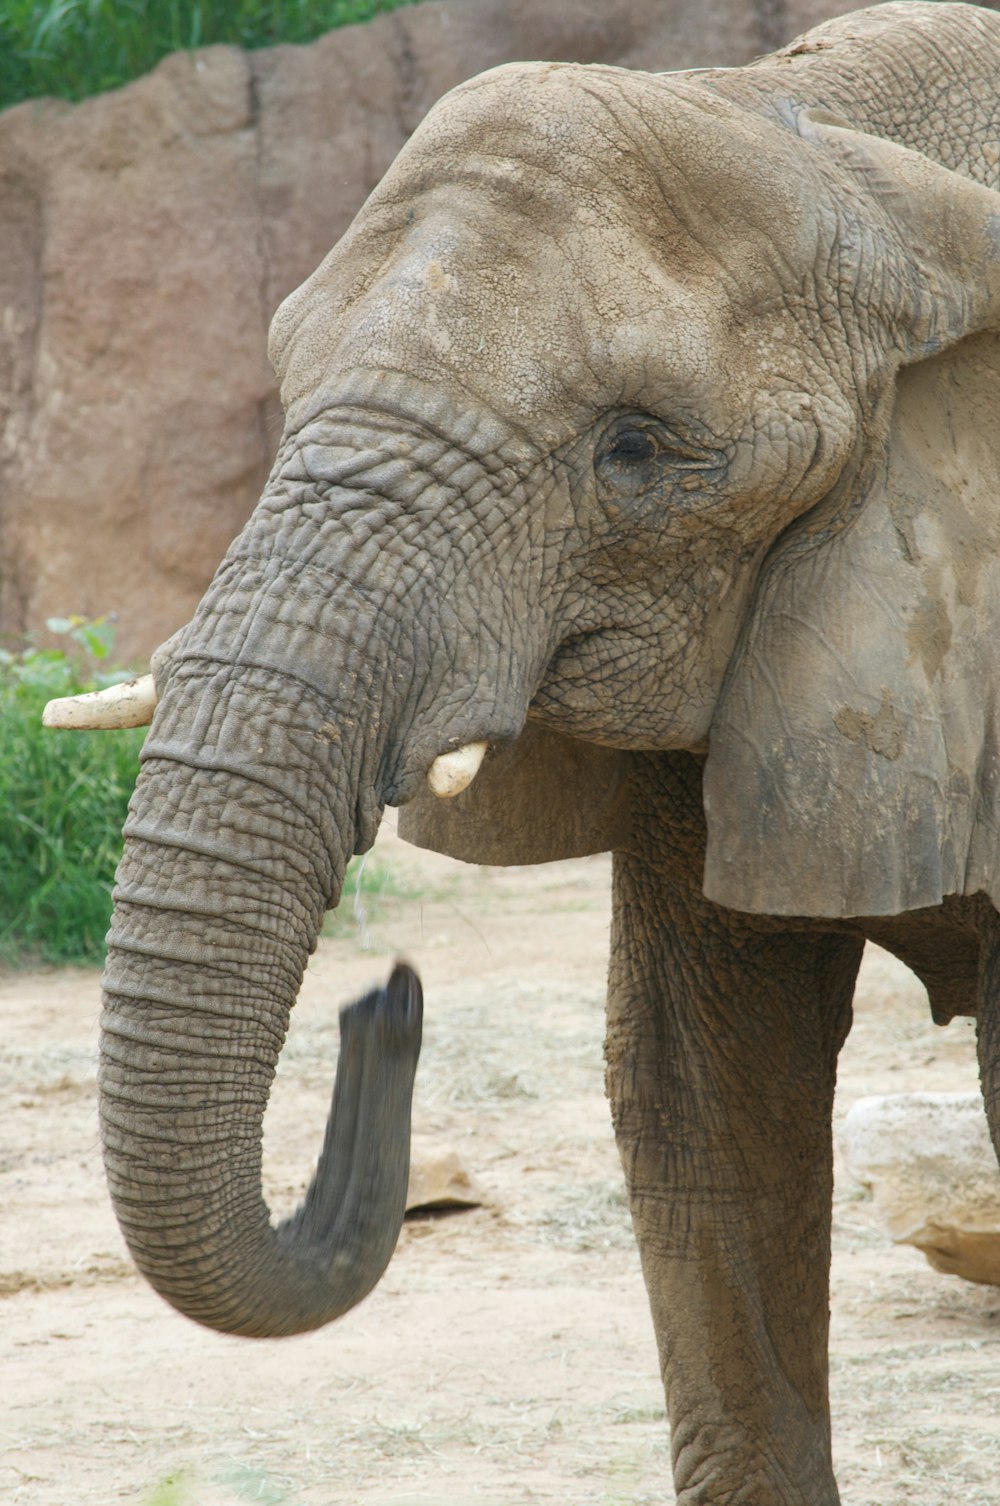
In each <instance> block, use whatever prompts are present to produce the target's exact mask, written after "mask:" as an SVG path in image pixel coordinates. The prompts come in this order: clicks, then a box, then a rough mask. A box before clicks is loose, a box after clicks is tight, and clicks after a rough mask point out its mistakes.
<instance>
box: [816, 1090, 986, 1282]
mask: <svg viewBox="0 0 1000 1506" xmlns="http://www.w3.org/2000/svg"><path fill="white" fill-rule="evenodd" d="M838 1138H839V1141H840V1147H841V1150H842V1151H843V1154H844V1160H845V1162H846V1164H847V1169H848V1171H849V1172H850V1174H851V1176H852V1177H854V1178H855V1180H856V1181H858V1182H860V1183H861V1184H862V1185H863V1186H865V1187H870V1188H871V1191H872V1195H873V1197H874V1199H875V1206H876V1208H877V1209H878V1211H879V1213H880V1214H881V1215H882V1218H883V1219H884V1221H885V1223H886V1225H887V1227H888V1230H889V1233H890V1235H891V1237H892V1239H893V1241H894V1242H895V1243H896V1244H909V1245H915V1246H916V1248H917V1249H918V1250H922V1251H923V1253H924V1254H925V1255H926V1257H927V1259H928V1260H929V1261H930V1263H931V1265H932V1266H933V1267H934V1269H935V1270H936V1271H943V1272H945V1273H946V1274H947V1275H950V1276H962V1277H964V1279H965V1280H966V1281H978V1282H982V1283H983V1284H985V1285H988V1286H1000V1167H998V1165H997V1157H996V1154H995V1152H994V1149H993V1144H992V1141H991V1140H990V1133H989V1127H988V1125H987V1122H986V1113H985V1110H984V1108H983V1101H982V1098H981V1097H980V1095H979V1094H978V1093H897V1094H892V1095H889V1096H887V1097H884V1098H862V1099H860V1100H859V1101H858V1102H857V1103H856V1104H855V1105H854V1107H853V1108H852V1109H851V1110H850V1112H849V1113H848V1115H847V1117H846V1119H845V1120H844V1122H843V1125H842V1126H841V1129H840V1133H839V1137H838Z"/></svg>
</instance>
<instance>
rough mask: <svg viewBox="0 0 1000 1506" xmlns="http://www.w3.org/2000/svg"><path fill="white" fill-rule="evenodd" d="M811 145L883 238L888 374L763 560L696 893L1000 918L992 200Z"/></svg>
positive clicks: (884, 148)
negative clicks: (830, 470) (852, 450)
mask: <svg viewBox="0 0 1000 1506" xmlns="http://www.w3.org/2000/svg"><path fill="white" fill-rule="evenodd" d="M810 130H811V131H812V134H813V137H814V139H815V141H816V143H817V147H818V148H819V149H827V150H831V151H832V152H833V153H834V154H835V156H836V158H837V161H838V164H839V166H840V168H841V169H843V168H844V167H846V168H847V170H848V171H849V172H850V173H852V174H853V175H854V178H855V181H856V182H858V183H860V185H861V187H862V189H863V195H864V196H866V197H867V199H868V202H869V204H870V205H871V206H872V208H871V213H872V215H873V217H874V218H876V219H878V220H879V224H878V225H877V229H876V234H875V236H874V239H875V240H877V242H878V243H879V244H880V245H881V246H882V247H884V248H888V249H887V250H886V253H885V254H886V264H885V265H883V266H882V267H879V268H876V275H875V277H874V278H873V279H871V281H870V283H869V290H870V287H871V286H872V285H874V286H876V287H880V288H881V289H882V290H884V291H883V293H882V297H883V298H884V299H885V304H884V305H883V306H879V304H878V302H877V301H876V302H875V303H874V306H872V304H868V305H867V306H866V309H865V313H866V314H867V315H868V317H869V318H873V319H874V322H875V324H876V326H877V327H879V328H881V330H882V331H883V333H884V335H885V346H884V349H885V350H887V351H889V353H890V355H891V352H892V351H893V350H895V351H896V352H897V355H898V360H897V365H896V370H895V373H893V371H892V368H891V362H890V363H889V368H888V377H887V379H884V380H883V381H882V384H881V392H882V395H881V397H880V398H879V400H878V402H877V404H876V410H875V413H874V416H873V417H870V419H869V422H868V423H867V425H866V426H865V425H863V431H864V437H863V439H862V441H861V450H860V453H859V459H858V462H857V464H856V465H855V466H854V467H853V468H852V470H851V472H850V475H849V476H845V478H843V479H842V480H841V482H840V483H839V484H838V487H837V489H836V491H835V492H834V493H833V494H831V496H830V497H828V498H827V499H826V500H825V502H824V503H823V504H821V506H820V507H819V508H818V509H816V510H815V512H814V513H813V514H811V515H807V516H806V517H805V518H803V519H801V520H800V521H799V522H798V523H797V524H796V525H794V526H793V528H792V529H791V530H789V531H788V532H787V533H786V534H785V535H784V536H783V537H782V538H781V539H779V540H778V542H777V544H776V545H775V547H774V549H773V550H772V552H771V555H770V556H769V558H768V560H767V561H766V562H765V569H764V572H763V574H762V576H761V580H760V582H759V585H758V590H757V593H756V596H755V600H754V605H753V609H752V612H751V616H750V619H749V621H748V624H747V628H746V631H745V633H744V636H743V639H742V642H741V644H740V646H739V648H738V651H737V654H736V656H735V657H734V660H733V663H732V665H731V666H730V671H729V675H728V677H727V681H726V684H725V685H724V687H723V692H722V695H721V697H720V701H719V705H718V708H717V711H716V715H715V718H714V721H713V726H712V730H711V737H710V750H709V756H708V760H707V764H706V770H705V807H706V816H707V821H708V831H709V836H708V849H707V857H706V869H705V892H706V894H707V895H708V896H709V898H711V899H713V900H715V901H717V902H718V903H720V904H724V905H727V906H729V907H732V908H736V909H741V910H749V911H754V912H758V913H768V914H783V915H790V914H794V915H808V916H830V917H837V916H852V915H853V916H859V915H890V914H898V913H900V912H902V911H906V910H912V909H918V908H921V907H924V906H930V905H936V904H939V903H940V901H941V900H942V898H943V897H944V896H945V895H948V894H974V893H976V892H977V891H980V890H982V891H985V892H986V893H987V894H989V895H990V897H991V898H992V899H993V901H994V902H995V903H997V902H1000V711H998V706H997V690H998V685H1000V339H998V337H997V335H996V334H994V333H993V331H994V330H995V329H997V328H998V326H1000V296H998V291H1000V277H998V264H1000V195H996V194H994V193H992V192H991V191H990V190H989V189H987V188H983V187H982V186H980V185H978V184H975V183H972V182H970V181H969V180H967V179H965V178H963V177H960V176H959V175H958V174H956V173H952V172H948V171H947V170H946V169H943V168H940V167H938V166H936V165H935V164H933V163H930V162H928V161H927V159H925V158H923V157H921V156H920V154H919V153H915V152H910V151H907V150H906V149H905V148H900V147H897V146H893V145H891V144H890V143H886V142H882V141H873V140H872V139H871V138H867V137H863V136H860V135H859V134H858V133H855V132H852V131H846V130H842V129H839V128H835V127H831V126H829V125H826V126H824V125H823V124H822V123H819V124H817V123H816V121H815V119H814V120H813V121H811V122H810ZM804 134H807V133H805V132H804ZM904 363H908V364H904Z"/></svg>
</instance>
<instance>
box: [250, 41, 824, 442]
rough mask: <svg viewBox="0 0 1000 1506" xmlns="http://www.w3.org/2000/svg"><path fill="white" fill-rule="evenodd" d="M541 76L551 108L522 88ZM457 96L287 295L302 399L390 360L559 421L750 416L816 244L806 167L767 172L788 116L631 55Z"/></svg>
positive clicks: (294, 397)
mask: <svg viewBox="0 0 1000 1506" xmlns="http://www.w3.org/2000/svg"><path fill="white" fill-rule="evenodd" d="M581 77H584V78H586V81H587V82H586V86H583V85H581V82H580V80H581ZM637 79H638V80H641V79H645V81H646V84H647V86H648V87H649V88H650V90H651V98H652V100H653V102H654V105H656V106H658V108H654V107H653V106H650V107H649V108H647V110H646V112H645V117H643V116H641V115H640V114H639V111H638V104H637V101H636V100H634V99H632V100H626V102H625V105H622V100H621V96H622V94H623V93H624V94H625V95H628V94H629V91H632V93H634V92H635V90H636V88H637V87H638V83H637ZM594 84H596V85H597V86H598V87H596V88H595V87H593V85H594ZM526 93H527V94H528V95H531V96H536V95H537V96H538V97H537V98H534V99H533V104H534V108H533V109H530V110H529V109H528V108H527V102H526V100H525V99H524V98H521V100H520V106H519V108H514V109H513V110H512V108H511V98H510V96H511V94H513V95H514V96H515V104H516V103H517V100H516V96H518V94H520V95H521V96H523V95H525V94H526ZM612 99H613V101H614V102H615V103H617V105H618V106H619V109H618V112H617V115H613V114H611V113H609V110H610V104H611V102H612ZM450 100H451V106H450V107H449V108H445V106H444V105H442V106H440V107H439V108H438V110H437V111H434V112H432V114H431V117H429V119H428V122H426V123H425V126H423V127H421V128H420V130H419V131H418V132H417V133H416V135H415V137H414V138H413V139H412V141H411V143H410V144H409V146H408V147H407V148H405V149H404V152H403V153H402V154H401V155H400V158H399V159H397V162H396V164H395V165H394V166H393V168H392V169H390V172H389V173H388V174H387V176H386V178H385V179H384V180H383V183H382V184H381V185H380V187H379V189H378V190H376V192H375V194H373V196H372V198H371V199H370V200H369V203H368V204H367V205H366V207H365V208H364V209H363V210H362V212H361V214H360V215H359V216H358V219H357V220H356V221H355V224H354V226H353V227H352V230H351V232H350V233H349V235H348V236H347V237H346V238H345V240H344V241H343V242H341V244H340V246H338V247H337V248H335V249H334V251H333V252H332V253H331V255H330V256H329V257H328V258H327V260H326V261H325V262H324V264H323V265H322V266H321V267H320V268H319V269H318V271H317V272H316V273H315V274H314V275H313V277H312V278H311V279H309V281H308V282H307V283H306V284H304V285H303V287H302V288H301V289H299V290H298V292H297V293H296V294H293V295H292V297H291V298H290V299H288V300H286V303H285V304H284V305H283V306H282V308H281V309H280V310H279V312H278V314H277V315H276V317H275V323H274V326H273V329H272V358H273V359H274V361H275V365H276V369H277V370H278V372H279V377H280V379H281V381H282V393H283V397H284V400H285V403H286V406H287V407H292V406H294V405H295V404H296V403H297V402H299V401H300V400H303V399H306V400H307V399H309V398H310V396H311V395H313V394H315V393H316V392H317V391H318V390H320V389H322V388H323V387H324V386H327V385H329V382H330V380H331V378H335V377H336V374H337V372H338V371H343V370H347V369H353V370H357V369H359V368H368V369H377V368H379V367H381V368H384V369H386V370H390V371H397V372H398V371H400V370H409V371H411V372H412V373H413V374H414V375H415V376H419V377H420V378H421V379H425V380H430V381H439V382H443V383H445V384H446V385H451V386H455V385H456V384H457V385H459V386H460V387H461V388H462V389H463V390H465V391H467V392H468V393H469V394H470V396H471V397H474V398H475V399H476V400H477V401H479V402H481V403H483V404H485V405H487V406H492V407H494V408H495V409H496V410H497V411H498V412H500V413H503V414H504V415H505V416H507V417H509V418H510V419H511V420H513V421H515V422H519V423H523V422H525V421H526V420H529V419H530V421H531V424H532V426H533V429H534V431H535V433H536V436H537V437H538V438H539V439H540V440H543V441H544V440H546V439H548V440H550V441H551V442H553V443H556V442H558V441H559V440H560V439H561V438H563V437H564V435H565V429H566V425H567V422H569V423H570V426H572V423H573V419H574V415H578V414H579V413H580V411H581V410H583V411H586V410H587V409H590V408H593V407H598V408H600V407H604V406H608V405H610V404H614V403H619V402H620V403H629V402H642V401H646V402H649V403H652V404H654V405H655V404H656V403H663V402H666V403H669V404H671V405H676V404H680V405H683V404H684V403H685V402H688V403H690V404H692V405H693V406H695V407H696V408H697V410H698V413H699V417H700V419H701V421H703V422H705V423H707V424H708V425H709V427H710V428H712V429H713V430H714V431H715V432H718V433H723V432H732V430H733V429H734V427H738V426H739V424H740V420H739V409H740V407H741V406H742V405H743V396H744V395H745V393H746V391H747V389H748V385H750V386H752V385H760V384H757V383H755V382H754V378H753V373H752V372H750V371H749V370H748V363H750V364H752V362H753V356H754V352H755V351H757V352H758V354H759V364H761V365H762V366H766V365H767V364H768V361H769V360H770V359H771V356H773V353H774V348H775V346H774V330H775V324H776V321H777V323H778V324H784V323H786V322H787V309H786V303H787V288H786V286H785V284H786V283H787V280H788V267H789V264H790V263H792V262H794V260H795V256H796V248H798V254H799V255H800V258H801V259H802V260H803V262H805V261H806V260H808V263H809V265H810V266H811V265H812V263H813V261H814V260H815V254H816V233H815V224H814V222H815V204H814V203H806V202H805V200H804V199H803V196H802V194H801V193H797V192H796V191H793V189H792V188H791V187H790V186H789V184H790V183H791V182H792V181H793V179H794V175H793V174H789V173H787V172H786V173H784V174H781V173H779V174H778V175H777V177H776V179H775V181H776V183H777V185H778V187H777V190H776V198H775V199H774V201H773V202H772V201H770V200H769V201H768V202H767V203H766V204H765V205H764V206H763V207H762V204H761V202H760V199H759V197H758V196H757V194H756V192H755V191H754V190H753V189H752V188H751V187H749V186H748V179H749V178H751V177H754V175H753V174H751V171H750V168H751V158H752V157H754V156H755V157H756V158H759V157H760V144H759V142H756V140H755V132H756V131H757V130H758V128H759V129H764V128H765V126H766V128H767V131H769V132H770V134H771V135H773V136H776V137H779V138H780V137H781V136H782V135H783V133H782V132H781V131H779V130H778V128H777V127H774V126H770V125H768V124H767V123H766V122H761V121H757V120H755V119H754V118H752V117H747V116H746V112H738V111H735V110H734V108H733V107H732V106H730V105H728V104H726V103H725V102H721V101H718V100H713V99H709V101H708V104H707V105H706V103H705V101H704V100H702V99H700V98H698V99H696V100H694V101H692V99H691V98H688V97H683V96H680V97H678V95H677V86H676V85H674V86H673V87H672V88H668V87H665V86H663V85H662V83H661V81H659V80H657V79H655V78H651V76H649V75H639V76H636V75H632V74H629V73H628V72H626V71H623V70H617V69H596V70H592V69H589V68H579V67H571V66H568V65H559V66H553V65H518V66H515V67H513V68H509V69H499V70H495V71H494V72H493V73H492V74H491V75H487V76H485V78H484V79H482V80H477V81H474V82H473V84H472V85H469V86H467V87H466V88H464V89H463V90H459V91H456V93H455V95H453V96H450ZM654 125H655V127H656V129H655V130H654V128H653V127H654ZM501 127H503V128H502V129H501ZM748 133H749V135H748ZM661 138H666V140H665V141H664V140H663V139H661ZM750 138H754V139H750ZM758 166H759V164H758ZM720 175H721V179H720ZM760 176H761V174H760V172H759V171H758V172H757V173H756V175H755V177H754V181H755V182H756V183H757V184H758V185H759V181H760ZM771 176H772V177H774V176H775V175H774V174H772V175H771ZM720 181H721V183H722V188H719V183H720ZM713 185H715V187H716V188H718V189H719V191H718V192H715V191H714V190H713ZM723 188H724V190H725V191H724V192H723V191H722V189H723ZM765 198H766V196H765ZM778 213H780V215H781V219H780V224H779V225H778V234H779V236H780V254H776V251H775V229H776V226H775V220H774V217H775V215H776V214H778ZM734 328H739V329H740V330H741V332H742V334H741V341H742V344H741V351H740V358H741V369H740V373H739V383H738V384H737V382H736V372H735V370H734V366H733V361H732V359H731V356H730V355H729V354H727V352H728V350H729V347H730V345H731V342H732V331H733V330H734ZM780 333H781V335H782V336H784V334H785V333H786V331H784V330H781V332H780ZM779 343H780V346H781V349H782V351H783V356H782V359H783V361H784V363H785V364H786V366H787V364H788V361H789V359H790V355H789V344H788V342H787V341H786V340H785V339H784V338H782V339H781V340H780V342H779ZM796 343H797V342H794V341H792V347H793V348H794V346H795V344H796ZM769 351H770V353H771V354H770V356H769ZM737 385H738V388H739V390H737ZM764 385H766V383H765V384H764ZM706 403H707V404H708V406H709V410H712V411H706V409H705V404H706ZM548 430H551V433H549V432H548Z"/></svg>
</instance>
